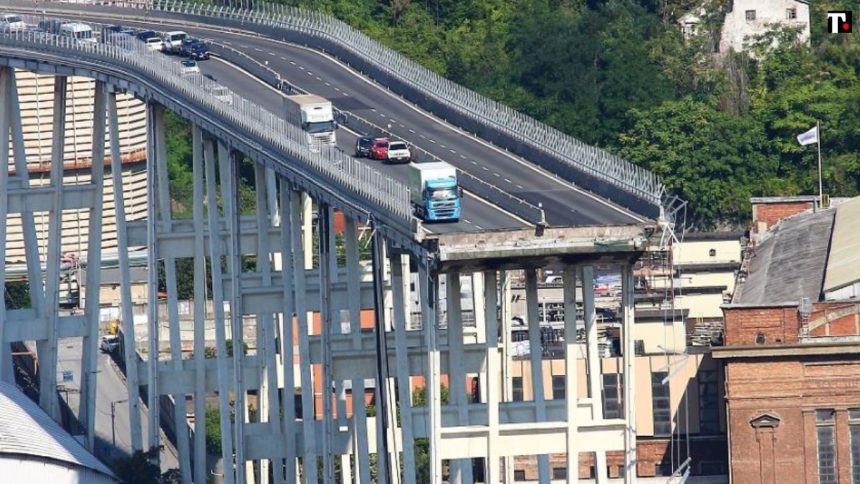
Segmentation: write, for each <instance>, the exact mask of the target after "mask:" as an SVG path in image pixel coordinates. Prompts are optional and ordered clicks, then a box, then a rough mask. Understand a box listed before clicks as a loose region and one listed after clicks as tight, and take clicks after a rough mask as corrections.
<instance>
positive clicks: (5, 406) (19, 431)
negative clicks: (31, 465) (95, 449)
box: [0, 382, 116, 478]
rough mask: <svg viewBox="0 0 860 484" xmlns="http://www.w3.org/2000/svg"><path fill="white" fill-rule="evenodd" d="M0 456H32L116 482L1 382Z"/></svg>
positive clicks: (32, 405)
mask: <svg viewBox="0 0 860 484" xmlns="http://www.w3.org/2000/svg"><path fill="white" fill-rule="evenodd" d="M0 454H15V455H31V456H34V457H37V458H40V459H50V460H54V461H60V462H63V463H65V464H71V465H73V466H75V465H76V466H81V467H86V468H88V469H92V470H94V471H96V472H99V473H102V474H105V475H107V476H111V477H114V478H116V476H115V475H114V474H113V472H111V471H110V469H108V468H107V466H105V465H104V464H103V463H102V462H101V461H99V460H98V459H96V457H95V456H93V455H92V454H90V453H89V451H87V450H86V449H85V448H84V446H82V445H81V444H80V443H79V442H78V441H77V440H75V439H74V438H73V437H72V436H71V435H70V434H69V433H68V432H66V431H65V430H63V429H62V428H61V427H60V425H59V424H57V423H56V422H54V420H52V419H51V417H49V416H48V414H47V413H45V412H44V411H43V410H42V409H41V408H39V406H38V405H36V403H35V402H33V401H32V400H30V399H29V398H27V396H26V395H24V394H23V393H21V391H20V390H18V389H17V388H16V387H15V385H12V384H9V383H5V382H0Z"/></svg>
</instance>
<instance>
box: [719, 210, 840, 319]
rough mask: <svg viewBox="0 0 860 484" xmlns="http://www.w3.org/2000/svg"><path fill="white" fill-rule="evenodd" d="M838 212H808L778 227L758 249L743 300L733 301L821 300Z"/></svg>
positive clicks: (752, 260) (743, 302)
mask: <svg viewBox="0 0 860 484" xmlns="http://www.w3.org/2000/svg"><path fill="white" fill-rule="evenodd" d="M835 213H836V211H835V210H823V211H819V212H815V213H813V212H805V213H801V214H798V215H795V216H793V217H789V218H787V219H784V220H782V221H780V222H779V223H778V224H776V225H775V226H774V227H773V228H772V229H771V231H770V232H768V234H767V237H766V238H765V239H764V240H763V241H762V242H761V244H759V246H758V247H757V248H756V249H755V255H754V256H753V257H752V259H751V260H750V265H749V274H748V276H747V280H746V282H745V283H744V284H743V287H742V290H741V293H740V297H739V299H738V300H735V301H733V302H734V303H740V304H770V303H782V302H790V301H797V302H800V299H801V298H803V297H808V298H810V299H811V300H812V301H818V300H819V298H820V295H821V288H822V285H823V282H824V273H825V267H826V264H827V252H828V249H829V246H830V234H831V230H832V228H833V217H834V214H835Z"/></svg>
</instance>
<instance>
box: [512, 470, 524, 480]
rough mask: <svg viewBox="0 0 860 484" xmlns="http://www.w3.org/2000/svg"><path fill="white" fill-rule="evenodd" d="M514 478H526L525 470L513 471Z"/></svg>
mask: <svg viewBox="0 0 860 484" xmlns="http://www.w3.org/2000/svg"><path fill="white" fill-rule="evenodd" d="M514 480H515V481H524V480H526V471H514Z"/></svg>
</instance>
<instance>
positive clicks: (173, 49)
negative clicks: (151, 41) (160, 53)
mask: <svg viewBox="0 0 860 484" xmlns="http://www.w3.org/2000/svg"><path fill="white" fill-rule="evenodd" d="M187 38H188V34H187V33H185V32H183V31H182V30H174V31H171V32H165V33H164V37H162V41H163V42H164V52H165V53H166V54H178V53H179V51H180V50H182V41H183V40H185V39H187Z"/></svg>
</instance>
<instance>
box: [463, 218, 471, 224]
mask: <svg viewBox="0 0 860 484" xmlns="http://www.w3.org/2000/svg"><path fill="white" fill-rule="evenodd" d="M463 222H466V223H467V224H470V223H472V221H471V220H469V219H467V218H464V219H463Z"/></svg>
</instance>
